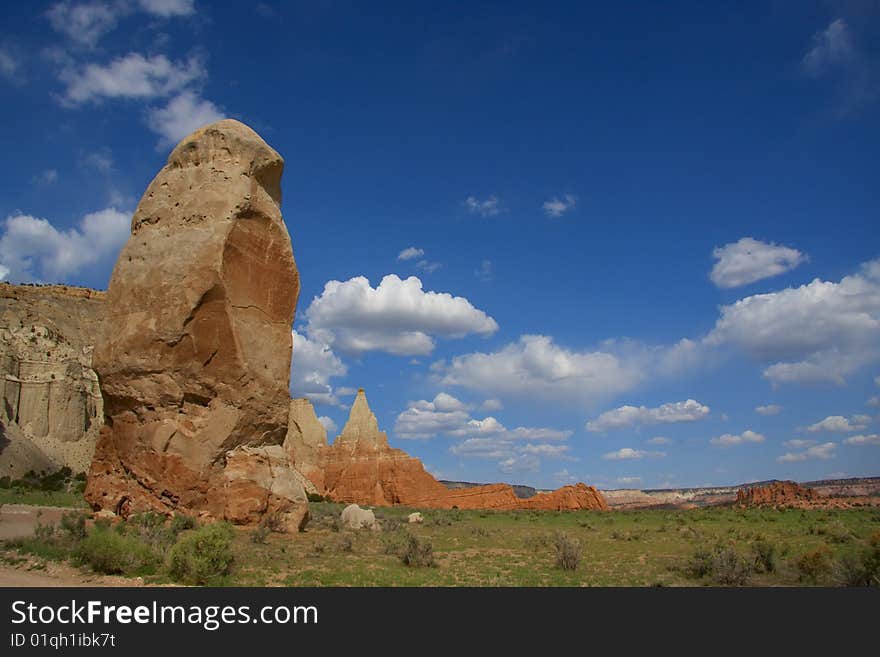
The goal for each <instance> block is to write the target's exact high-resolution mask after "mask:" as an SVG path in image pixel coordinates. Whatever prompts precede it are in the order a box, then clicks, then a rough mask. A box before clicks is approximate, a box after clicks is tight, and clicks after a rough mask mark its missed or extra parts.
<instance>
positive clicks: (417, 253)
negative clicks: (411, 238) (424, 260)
mask: <svg viewBox="0 0 880 657" xmlns="http://www.w3.org/2000/svg"><path fill="white" fill-rule="evenodd" d="M423 255H425V250H424V249H417V248H416V247H414V246H408V247H407V248H405V249H404V250H403V251H401V252H400V253H398V254H397V259H398V260H415V259H416V258H421V257H422V256H423Z"/></svg>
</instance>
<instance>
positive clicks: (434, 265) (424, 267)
mask: <svg viewBox="0 0 880 657" xmlns="http://www.w3.org/2000/svg"><path fill="white" fill-rule="evenodd" d="M442 266H443V263H440V262H432V261H429V260H419V261H418V262H417V263H416V269H418V270H419V271H423V272H425V273H426V274H433V273H434V272H435V271H437V270H438V269H440V267H442Z"/></svg>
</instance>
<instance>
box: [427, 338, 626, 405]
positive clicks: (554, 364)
mask: <svg viewBox="0 0 880 657" xmlns="http://www.w3.org/2000/svg"><path fill="white" fill-rule="evenodd" d="M431 369H432V370H433V371H434V372H435V374H436V375H437V376H438V377H439V378H440V381H442V383H443V384H444V385H455V386H462V387H465V388H470V389H472V390H478V391H481V392H484V393H489V394H492V395H503V394H510V395H513V396H519V397H538V398H541V399H551V400H554V401H560V400H567V401H577V402H590V401H595V400H597V399H603V398H606V397H610V396H613V395H615V394H618V393H620V392H623V391H626V390H629V389H631V388H632V387H633V386H635V385H636V383H638V382H639V380H640V377H641V373H640V372H639V371H638V370H637V369H636V368H633V367H629V366H627V365H626V364H624V363H623V362H621V360H620V359H618V358H617V357H616V356H614V355H612V354H610V353H605V352H601V351H592V352H591V351H581V352H578V351H572V350H569V349H565V348H564V347H560V346H559V345H556V344H555V343H554V342H553V338H551V337H549V336H544V335H523V336H520V339H519V340H518V341H517V342H514V343H511V344H508V345H507V346H505V347H503V348H502V349H501V350H500V351H496V352H492V353H480V352H477V353H471V354H465V355H461V356H455V357H454V358H452V360H451V362H446V361H438V362H436V363H434V364H433V365H432V366H431Z"/></svg>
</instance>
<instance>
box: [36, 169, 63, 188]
mask: <svg viewBox="0 0 880 657" xmlns="http://www.w3.org/2000/svg"><path fill="white" fill-rule="evenodd" d="M37 180H38V181H39V182H40V183H42V184H43V185H54V184H55V183H57V182H58V169H45V170H44V171H41V172H40V174H39V175H38V176H37Z"/></svg>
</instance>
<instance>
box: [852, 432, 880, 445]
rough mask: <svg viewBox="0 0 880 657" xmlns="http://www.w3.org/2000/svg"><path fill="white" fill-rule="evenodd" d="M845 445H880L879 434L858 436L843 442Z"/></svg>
mask: <svg viewBox="0 0 880 657" xmlns="http://www.w3.org/2000/svg"><path fill="white" fill-rule="evenodd" d="M843 442H844V443H845V444H847V445H880V434H876V433H872V434H869V435H865V434H859V435H858V436H852V437H851V438H847V439H846V440H844V441H843Z"/></svg>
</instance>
